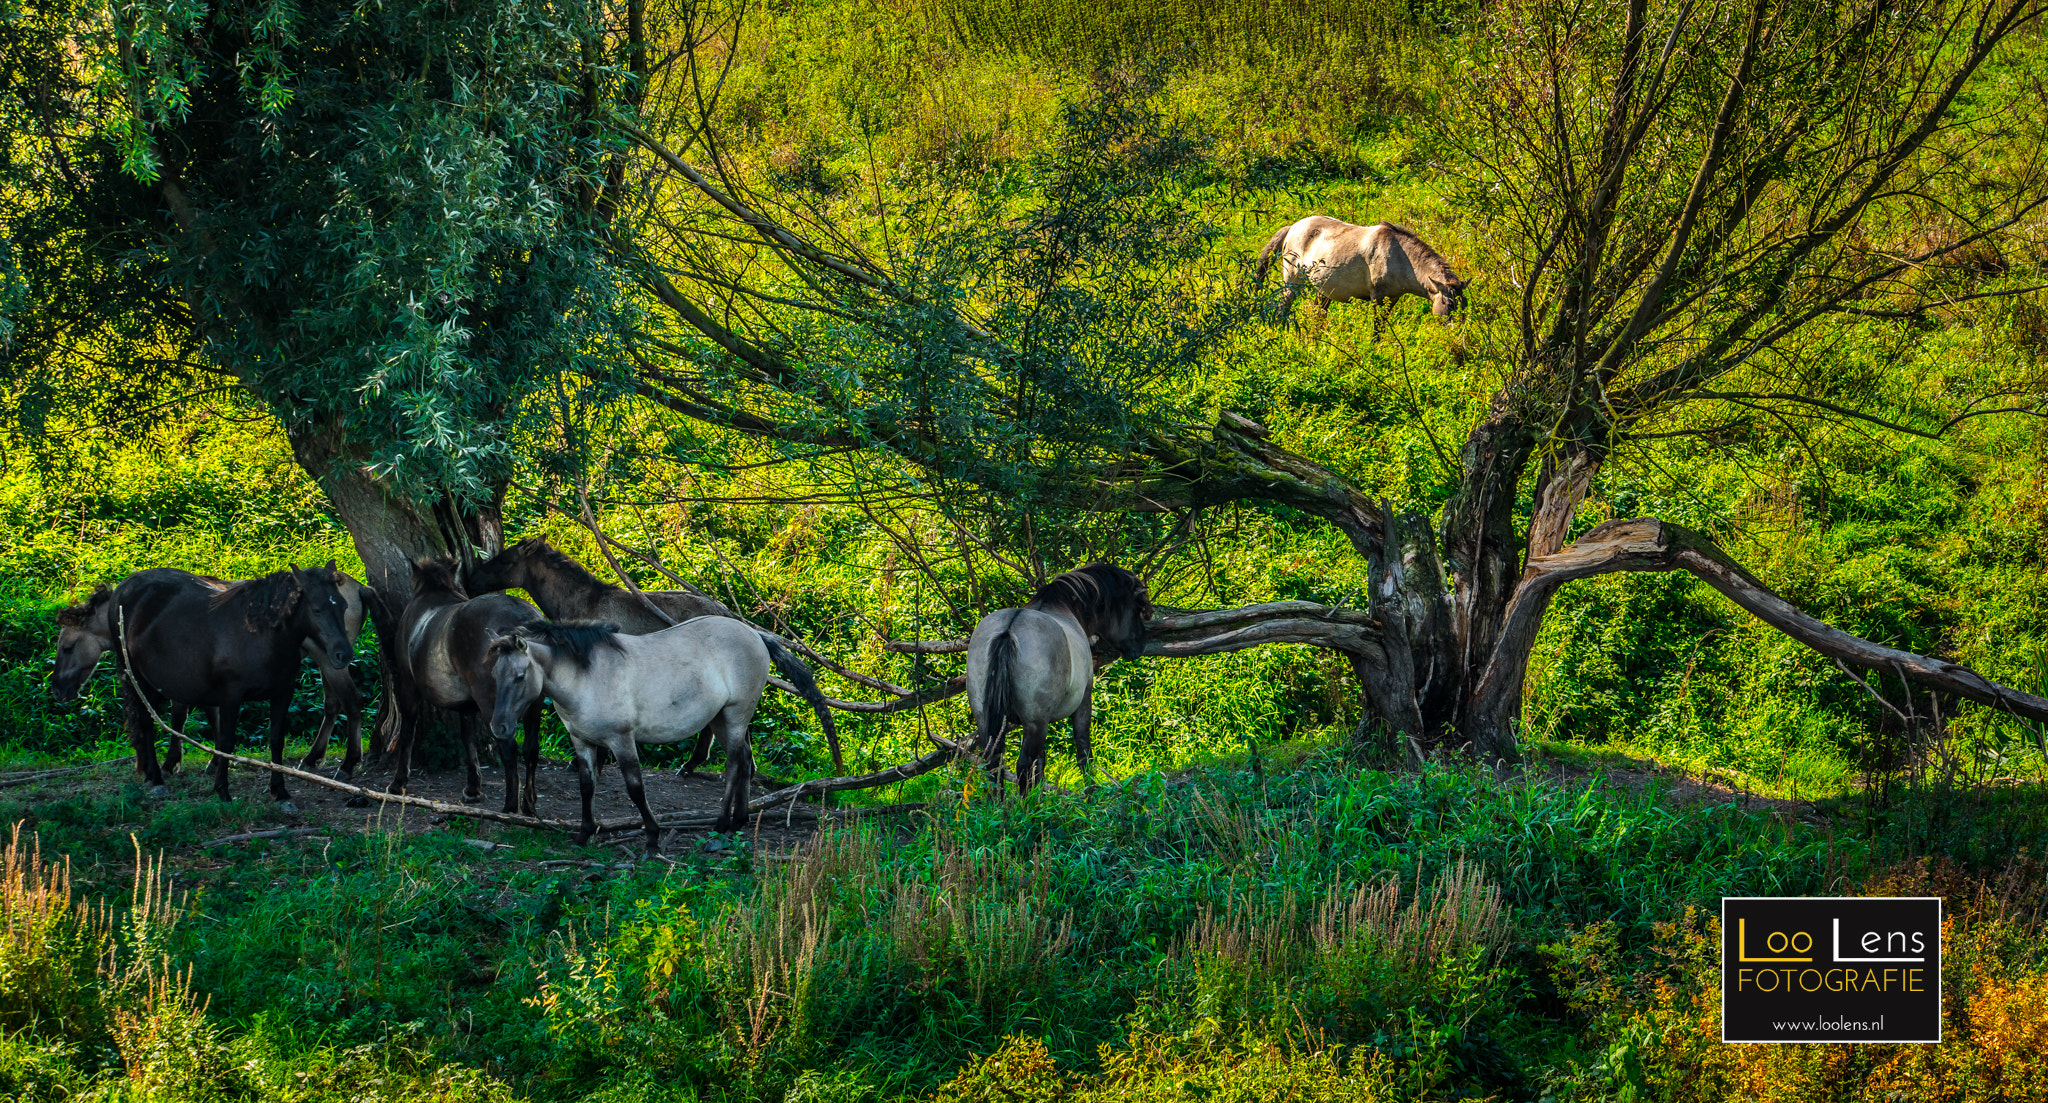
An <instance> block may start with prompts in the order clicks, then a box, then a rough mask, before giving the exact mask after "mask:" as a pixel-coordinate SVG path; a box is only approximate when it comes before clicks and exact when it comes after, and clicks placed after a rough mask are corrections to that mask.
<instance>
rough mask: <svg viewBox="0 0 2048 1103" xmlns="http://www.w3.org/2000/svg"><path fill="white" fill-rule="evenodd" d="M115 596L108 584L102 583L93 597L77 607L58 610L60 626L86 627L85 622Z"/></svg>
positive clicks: (69, 606) (72, 606)
mask: <svg viewBox="0 0 2048 1103" xmlns="http://www.w3.org/2000/svg"><path fill="white" fill-rule="evenodd" d="M113 596H114V591H113V590H111V589H108V588H107V584H106V583H104V582H102V583H100V584H99V588H98V589H96V590H94V591H93V592H92V596H91V597H88V598H86V599H85V600H84V601H82V602H80V603H79V604H77V605H67V606H65V607H64V608H62V609H59V610H57V624H58V626H59V627H61V628H83V627H85V622H86V621H89V620H91V619H92V617H93V614H94V613H95V612H97V611H98V610H99V607H100V605H101V604H102V603H104V602H105V601H106V600H107V599H108V598H110V597H113Z"/></svg>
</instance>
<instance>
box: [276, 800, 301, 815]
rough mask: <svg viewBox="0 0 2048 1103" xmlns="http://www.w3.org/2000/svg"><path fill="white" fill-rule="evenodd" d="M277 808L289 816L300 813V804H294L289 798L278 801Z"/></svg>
mask: <svg viewBox="0 0 2048 1103" xmlns="http://www.w3.org/2000/svg"><path fill="white" fill-rule="evenodd" d="M277 810H278V811H280V812H283V813H284V814H285V815H287V816H296V815H298V814H299V806H298V805H296V804H293V803H292V802H291V801H288V800H281V801H278V802H277Z"/></svg>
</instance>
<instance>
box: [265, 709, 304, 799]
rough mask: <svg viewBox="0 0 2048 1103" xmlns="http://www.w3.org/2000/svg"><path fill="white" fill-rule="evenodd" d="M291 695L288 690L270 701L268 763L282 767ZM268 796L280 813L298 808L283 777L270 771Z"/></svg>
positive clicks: (274, 771)
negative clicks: (275, 803)
mask: <svg viewBox="0 0 2048 1103" xmlns="http://www.w3.org/2000/svg"><path fill="white" fill-rule="evenodd" d="M291 708H292V695H291V692H290V691H289V690H287V691H286V692H284V693H283V694H281V695H279V696H276V697H272V698H271V699H270V761H271V762H273V763H275V764H277V765H279V766H282V765H284V732H285V728H286V726H287V724H286V721H288V720H289V719H290V718H291ZM270 796H271V799H273V800H275V801H277V810H278V811H280V812H296V811H298V810H299V806H298V805H296V804H293V803H292V794H291V791H290V790H288V789H286V788H285V787H284V775H283V774H281V773H278V772H277V771H276V770H272V771H270Z"/></svg>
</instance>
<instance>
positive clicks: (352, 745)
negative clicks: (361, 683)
mask: <svg viewBox="0 0 2048 1103" xmlns="http://www.w3.org/2000/svg"><path fill="white" fill-rule="evenodd" d="M340 693H341V707H342V708H343V709H345V710H347V712H348V754H347V756H345V757H344V758H342V760H341V776H342V777H345V778H347V779H349V780H350V781H354V780H355V776H356V771H357V770H359V769H361V768H362V765H363V692H362V691H361V690H359V689H357V688H356V683H355V679H353V678H348V677H343V678H342V679H341V687H340Z"/></svg>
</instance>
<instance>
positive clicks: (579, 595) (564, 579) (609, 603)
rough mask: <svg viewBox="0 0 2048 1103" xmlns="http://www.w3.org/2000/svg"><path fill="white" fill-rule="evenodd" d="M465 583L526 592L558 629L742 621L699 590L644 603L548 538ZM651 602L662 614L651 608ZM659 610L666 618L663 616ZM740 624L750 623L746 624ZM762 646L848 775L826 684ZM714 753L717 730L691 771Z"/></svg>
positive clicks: (772, 642) (495, 561)
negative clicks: (588, 624)
mask: <svg viewBox="0 0 2048 1103" xmlns="http://www.w3.org/2000/svg"><path fill="white" fill-rule="evenodd" d="M464 582H465V583H466V584H467V585H468V588H469V592H471V593H475V594H480V593H483V592H485V591H487V590H507V589H512V588H515V587H516V588H518V589H521V590H525V591H526V592H527V594H528V595H530V596H531V597H532V598H533V601H534V604H536V605H538V606H540V609H541V612H543V613H545V614H547V618H548V619H549V620H551V621H554V622H556V623H558V624H559V623H568V622H573V621H605V622H607V623H610V624H616V625H618V626H619V630H620V631H622V632H626V633H628V634H630V635H635V636H641V635H646V634H647V633H649V632H659V631H661V630H662V629H665V628H667V627H669V626H670V625H674V624H681V623H683V622H684V621H687V620H693V619H695V618H697V617H729V618H732V619H734V620H739V619H740V618H739V614H737V613H735V612H733V611H732V610H730V609H728V608H726V607H725V604H724V603H723V602H720V601H719V600H718V599H717V598H714V597H710V596H708V595H706V594H701V593H697V592H695V591H692V590H642V591H641V592H640V593H641V596H644V597H645V598H646V599H647V600H646V601H645V602H643V601H641V600H640V597H636V596H634V595H633V593H632V592H631V591H628V590H626V589H624V588H622V587H619V586H613V585H611V584H610V583H607V582H604V581H601V580H600V579H598V577H597V576H596V575H593V574H591V573H590V572H589V571H588V570H586V569H585V568H584V566H583V564H581V563H578V562H576V561H575V560H574V559H571V558H570V557H569V556H568V555H566V554H564V553H563V552H561V551H560V550H558V549H556V548H555V547H554V546H553V545H551V544H549V543H548V542H547V538H546V537H542V536H535V537H531V538H529V539H526V540H521V541H520V542H518V543H517V544H514V545H512V546H511V547H509V548H506V549H505V550H504V551H501V552H499V553H498V554H497V555H494V556H492V557H491V558H489V559H487V560H484V561H483V562H481V563H478V564H476V565H474V566H472V567H470V568H469V572H468V574H467V575H465V576H464ZM649 604H652V605H653V606H654V609H649V608H648V605H649ZM656 609H658V610H660V612H659V613H657V612H655V610H656ZM740 623H742V624H745V623H746V622H745V621H743V620H741V621H740ZM756 631H759V629H756ZM761 644H762V646H764V647H766V648H767V649H768V658H769V659H770V660H771V661H773V662H774V664H775V669H776V670H778V671H780V672H781V674H782V676H783V677H784V678H786V679H788V680H789V684H790V686H792V687H794V688H795V690H796V693H797V696H799V697H802V698H803V699H804V700H805V701H807V702H809V703H810V706H811V709H812V711H814V712H816V713H817V714H818V726H819V727H820V728H822V729H823V730H824V732H825V745H826V746H827V747H828V748H830V750H831V752H832V768H833V769H835V770H838V771H840V772H842V773H843V772H845V770H846V758H845V756H844V755H843V754H841V753H840V750H839V728H838V726H837V725H835V724H834V723H833V722H832V710H831V708H830V707H828V706H827V705H826V703H825V695H824V694H823V693H821V692H819V690H818V680H817V678H816V677H815V676H813V675H812V673H811V668H810V667H808V666H805V665H804V661H803V660H802V659H799V658H797V656H796V653H795V652H793V651H791V650H790V649H789V648H788V647H787V646H785V645H784V644H783V642H782V641H781V640H780V639H777V638H776V637H774V636H772V635H769V634H768V633H766V632H762V633H761ZM710 752H711V732H710V731H708V730H707V731H705V733H704V736H703V738H701V739H699V740H698V741H697V745H696V747H695V749H694V750H692V752H691V754H690V760H689V762H687V763H685V764H684V765H683V771H684V772H685V773H689V772H694V771H695V770H696V769H697V767H699V766H702V765H703V764H704V760H705V758H707V757H709V755H710Z"/></svg>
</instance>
